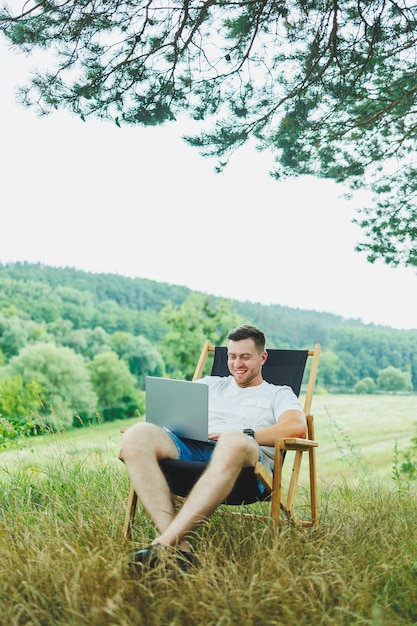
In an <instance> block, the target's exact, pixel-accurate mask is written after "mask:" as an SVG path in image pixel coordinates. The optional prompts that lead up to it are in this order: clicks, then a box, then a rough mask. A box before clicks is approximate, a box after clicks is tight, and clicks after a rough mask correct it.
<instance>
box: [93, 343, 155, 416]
mask: <svg viewBox="0 0 417 626" xmlns="http://www.w3.org/2000/svg"><path fill="white" fill-rule="evenodd" d="M88 369H89V372H90V375H91V381H92V383H93V386H94V390H95V391H96V393H97V396H98V409H99V412H100V413H101V414H102V416H103V418H104V420H112V419H115V418H120V417H127V416H132V415H134V413H135V410H136V409H137V408H138V401H139V396H138V394H137V390H136V387H135V378H134V376H133V375H132V374H131V373H130V371H129V367H128V364H127V363H126V361H123V360H122V359H119V357H118V356H117V354H116V353H115V352H110V351H109V352H101V353H100V354H97V355H96V356H95V357H94V359H93V360H92V361H91V362H90V363H89V364H88ZM142 408H143V407H142Z"/></svg>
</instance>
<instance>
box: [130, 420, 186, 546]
mask: <svg viewBox="0 0 417 626" xmlns="http://www.w3.org/2000/svg"><path fill="white" fill-rule="evenodd" d="M120 458H121V459H122V460H123V461H124V463H125V465H126V468H127V471H128V474H129V477H130V480H131V483H132V485H133V488H134V490H135V491H136V493H137V496H138V498H139V500H140V501H141V502H142V504H143V506H144V507H145V509H146V511H147V512H148V514H149V516H150V518H151V519H152V521H153V522H154V523H155V525H156V527H157V528H158V530H159V532H160V533H164V532H165V530H166V529H167V528H168V527H169V525H170V524H171V522H172V520H173V519H174V517H175V510H174V506H173V504H172V498H171V493H170V490H169V487H168V484H167V481H166V479H165V476H164V475H163V473H162V471H161V468H160V466H159V462H158V461H159V460H160V459H177V458H178V450H177V446H176V445H175V443H174V442H173V441H172V439H171V437H170V436H169V435H168V433H167V432H165V431H164V430H163V429H161V428H159V427H158V426H155V425H154V424H150V423H148V422H139V423H137V424H134V425H133V426H131V427H130V428H129V429H128V430H127V431H126V432H125V434H124V436H123V441H122V451H121V454H120ZM178 547H179V548H180V549H182V550H189V546H188V544H187V542H186V540H184V541H182V542H180V543H179V544H178Z"/></svg>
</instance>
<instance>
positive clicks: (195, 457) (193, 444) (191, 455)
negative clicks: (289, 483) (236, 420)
mask: <svg viewBox="0 0 417 626" xmlns="http://www.w3.org/2000/svg"><path fill="white" fill-rule="evenodd" d="M164 430H166V432H167V433H168V435H169V436H170V437H171V439H172V441H173V442H174V443H175V445H176V447H177V450H178V458H179V459H180V461H200V462H203V463H208V462H209V461H210V459H211V455H212V454H213V450H214V446H215V445H216V442H215V441H196V440H195V439H185V438H182V437H178V436H177V435H175V434H174V433H173V432H172V431H170V430H169V429H168V428H165V429H164ZM254 441H255V440H254ZM255 443H257V442H256V441H255ZM258 447H259V446H258ZM259 460H260V461H261V463H262V462H263V460H264V454H263V452H262V450H261V449H260V448H259ZM258 489H259V493H260V495H262V494H263V493H264V491H265V485H264V484H263V482H262V481H261V480H260V479H259V478H258Z"/></svg>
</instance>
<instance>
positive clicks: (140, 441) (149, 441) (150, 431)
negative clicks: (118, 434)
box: [120, 422, 175, 461]
mask: <svg viewBox="0 0 417 626" xmlns="http://www.w3.org/2000/svg"><path fill="white" fill-rule="evenodd" d="M171 443H172V445H175V444H174V443H173V442H172V440H171V438H170V437H169V435H168V433H166V432H165V431H164V430H163V429H162V428H160V427H159V426H156V425H155V424H150V423H149V422H137V423H136V424H134V425H133V426H130V428H128V429H127V430H126V431H125V433H124V434H123V439H122V449H121V451H120V459H121V460H122V461H126V460H127V459H128V458H129V457H130V456H136V455H138V454H149V453H151V454H152V453H154V454H155V455H157V456H158V455H159V454H160V453H161V452H163V451H165V449H166V448H168V450H169V448H170V444H171Z"/></svg>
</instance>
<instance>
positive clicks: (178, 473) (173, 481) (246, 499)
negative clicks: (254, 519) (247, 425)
mask: <svg viewBox="0 0 417 626" xmlns="http://www.w3.org/2000/svg"><path fill="white" fill-rule="evenodd" d="M159 465H160V466H161V469H162V471H163V472H164V475H165V478H166V480H167V482H168V485H169V488H170V489H171V492H172V493H174V494H175V495H177V496H181V497H183V498H186V497H187V496H188V494H189V493H190V491H191V489H192V488H193V486H194V484H195V483H196V482H197V480H198V479H199V478H200V476H201V474H202V473H203V472H204V470H205V469H206V467H207V463H203V462H199V461H177V460H173V459H172V460H171V459H165V460H163V461H160V463H159ZM269 498H270V494H269V493H268V491H267V490H265V491H264V493H263V494H261V493H260V491H259V488H258V479H257V477H256V476H255V474H254V472H253V467H246V468H245V469H244V470H242V471H241V473H240V474H239V477H238V479H237V481H236V483H235V485H234V487H233V489H232V491H231V493H230V494H229V496H228V497H227V499H226V500H225V501H224V503H223V504H237V505H239V504H252V503H253V502H259V501H262V500H267V499H269Z"/></svg>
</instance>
